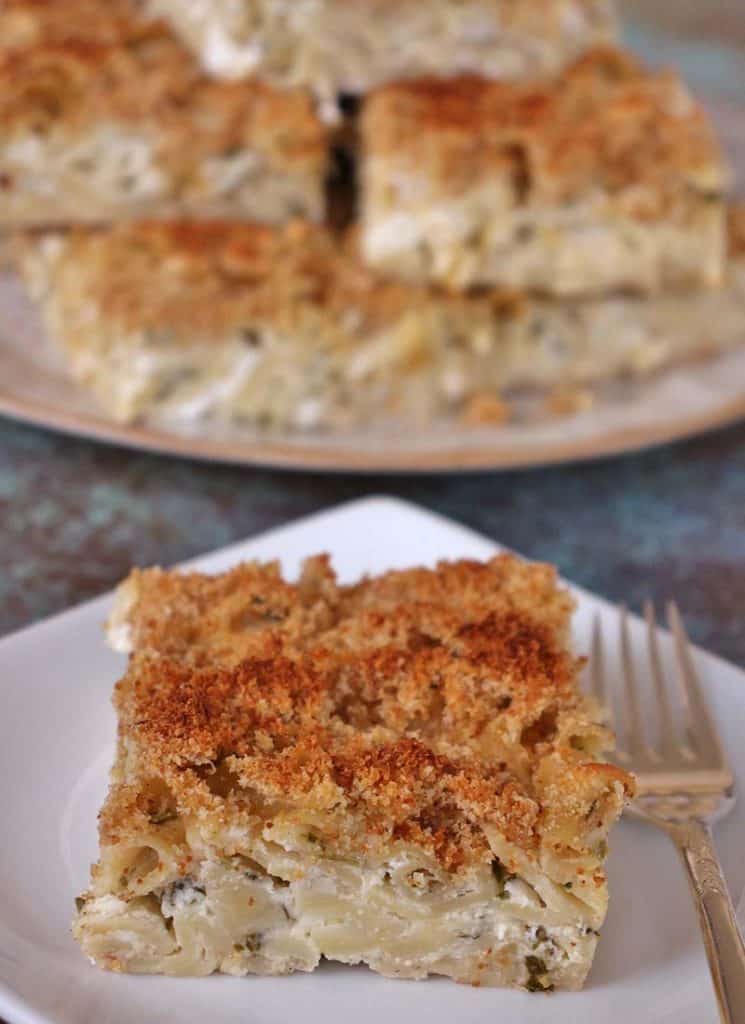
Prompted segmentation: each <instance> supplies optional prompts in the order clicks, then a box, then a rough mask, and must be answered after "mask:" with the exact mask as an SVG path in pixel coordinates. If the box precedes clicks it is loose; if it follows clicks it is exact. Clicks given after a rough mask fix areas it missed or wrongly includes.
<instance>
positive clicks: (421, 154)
mask: <svg viewBox="0 0 745 1024" xmlns="http://www.w3.org/2000/svg"><path fill="white" fill-rule="evenodd" d="M361 149H362V153H361V158H360V159H361V163H362V180H363V199H362V221H363V233H362V248H363V252H364V255H365V258H366V260H367V261H368V262H369V263H370V264H371V265H372V266H374V267H377V268H378V269H381V270H385V271H390V272H391V273H395V274H397V275H400V276H402V277H404V278H406V279H408V280H415V281H434V282H437V283H439V284H442V285H444V286H446V287H449V288H453V289H461V288H464V287H469V286H484V285H492V286H493V285H503V286H508V287H513V288H520V289H530V290H536V291H541V292H546V293H551V294H557V295H581V294H593V293H595V294H597V293H604V292H607V291H609V290H615V289H622V288H626V289H631V290H636V291H641V292H658V291H660V290H663V289H669V288H683V287H686V288H687V287H712V286H716V285H719V284H721V280H722V275H723V268H724V251H725V229H724V222H725V213H726V210H725V199H724V192H725V186H726V184H727V178H728V175H727V170H726V166H725V163H724V159H723V156H722V153H721V151H720V148H719V145H718V143H717V140H716V137H715V135H714V132H713V129H712V127H711V125H710V123H709V120H708V118H707V116H706V114H705V112H704V110H703V109H702V108H701V106H700V105H699V104H698V103H696V101H695V100H694V99H693V98H692V97H691V95H690V94H689V92H688V90H687V89H686V87H685V85H684V83H683V82H682V81H681V80H680V79H679V77H678V76H677V75H675V74H674V73H672V72H670V73H650V72H648V71H646V70H645V69H643V68H642V67H641V66H640V65H639V64H638V63H637V62H636V60H635V59H634V58H632V57H631V56H630V55H629V54H627V53H624V52H623V51H619V50H613V49H598V50H595V51H593V52H592V53H590V54H588V55H586V56H584V57H582V58H581V59H580V60H579V61H578V62H577V63H576V64H574V65H573V66H572V67H571V68H569V69H568V70H566V71H565V72H564V73H563V74H562V75H560V76H559V77H558V78H556V79H554V80H552V81H550V82H548V83H543V84H535V83H528V84H509V83H504V82H501V83H500V82H489V81H486V80H484V79H483V78H477V77H474V76H465V77H460V78H457V79H455V80H453V81H443V80H441V79H437V78H427V79H421V80H417V81H411V82H396V83H394V84H392V85H389V86H386V87H384V88H382V89H380V90H379V91H377V92H375V93H373V94H372V95H371V96H370V97H369V98H368V99H367V100H366V102H365V107H364V111H363V116H362V126H361Z"/></svg>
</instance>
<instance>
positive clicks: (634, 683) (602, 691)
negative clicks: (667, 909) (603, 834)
mask: <svg viewBox="0 0 745 1024" xmlns="http://www.w3.org/2000/svg"><path fill="white" fill-rule="evenodd" d="M644 618H645V620H646V624H647V658H646V659H641V658H635V657H634V655H633V654H632V644H631V637H630V632H629V622H628V613H627V611H626V609H625V608H622V610H621V625H620V630H621V637H620V640H621V644H620V648H621V677H622V678H621V684H622V692H621V695H620V697H621V699H620V704H621V706H622V709H623V715H622V716H621V718H622V723H618V722H617V721H615V719H616V717H617V716H615V715H614V714H613V706H612V702H611V701H610V700H609V691H608V687H607V682H606V672H605V669H604V662H605V658H604V652H603V638H602V633H601V628H600V619H599V617H596V618H595V624H594V629H593V640H592V657H591V658H590V672H589V675H590V685H591V687H592V691H593V694H594V696H595V697H596V698H597V700H598V701H599V702H600V704H601V705H602V706H603V707H604V708H606V709H607V711H608V715H609V719H610V724H611V725H612V726H613V727H614V728H615V731H616V738H617V743H618V748H617V751H616V754H615V756H614V758H613V760H614V761H615V763H616V764H618V765H619V766H620V767H623V768H625V769H627V770H628V771H632V772H634V773H635V775H636V779H637V787H638V793H637V796H636V799H635V800H634V802H633V803H632V805H631V808H630V812H631V813H632V814H634V815H635V816H636V817H639V818H642V819H643V820H644V821H648V822H650V823H651V824H653V825H657V826H658V827H659V828H661V829H663V830H664V831H665V832H666V833H667V834H668V836H669V837H670V838H671V839H672V841H673V842H674V843H675V845H676V846H677V848H678V851H679V853H680V855H681V858H682V860H683V864H684V865H685V867H686V870H687V874H688V880H689V882H690V884H691V889H692V891H693V895H694V898H695V901H696V907H697V909H698V916H699V922H700V925H701V931H702V933H703V938H704V945H705V947H706V955H707V957H708V960H709V968H710V970H711V976H712V981H713V983H714V990H715V992H716V997H717V1003H718V1005H719V1014H720V1016H721V1019H722V1021H723V1022H724V1024H744V1022H745V945H744V944H743V940H742V936H741V935H740V932H739V929H738V927H737V922H736V920H735V913H734V909H733V907H732V901H731V899H730V897H729V893H728V892H727V884H726V882H725V880H724V877H723V875H722V870H721V868H720V866H719V862H718V860H717V855H716V850H715V848H714V841H713V838H712V834H711V826H712V824H713V822H715V821H716V820H718V819H719V818H722V817H724V815H725V814H727V813H728V811H730V810H731V809H732V807H733V806H734V802H735V795H734V780H733V778H732V773H731V771H730V769H729V765H728V764H727V758H726V756H725V753H724V750H723V749H722V744H721V742H720V740H719V736H718V735H717V731H716V728H715V726H714V722H713V720H712V718H711V715H710V713H709V710H708V708H707V706H706V701H705V699H704V695H703V692H702V689H701V685H700V683H699V680H698V677H697V675H696V670H695V668H694V665H693V658H692V657H691V651H690V644H689V641H688V637H687V636H686V632H685V629H684V627H683V621H682V619H681V616H680V612H679V611H678V608H677V606H676V605H675V604H674V603H672V602H671V603H670V604H669V605H668V614H667V619H668V625H669V627H670V631H671V633H672V635H673V640H674V644H675V653H676V661H677V671H676V673H675V675H676V681H677V686H676V687H675V689H676V690H677V694H678V698H677V707H676V708H675V711H677V714H675V713H674V702H673V701H671V698H670V688H669V686H668V684H667V682H666V680H665V676H664V674H663V669H662V659H661V657H660V650H659V644H658V638H657V622H656V619H655V613H654V608H653V607H652V605H651V604H650V603H647V604H646V605H645V607H644ZM640 680H643V683H640ZM644 684H646V685H647V686H651V690H652V697H653V703H654V706H655V710H656V718H657V723H656V728H655V729H652V728H650V727H649V726H650V718H651V717H653V716H648V717H647V719H646V720H645V718H644V716H643V714H642V705H641V701H640V695H641V692H642V690H641V686H642V685H644Z"/></svg>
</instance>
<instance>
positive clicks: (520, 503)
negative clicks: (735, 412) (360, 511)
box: [0, 0, 745, 664]
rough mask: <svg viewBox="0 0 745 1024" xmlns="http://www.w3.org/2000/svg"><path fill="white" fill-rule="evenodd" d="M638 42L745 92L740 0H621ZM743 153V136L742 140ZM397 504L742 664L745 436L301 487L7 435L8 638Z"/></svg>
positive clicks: (3, 597) (4, 542) (730, 93)
mask: <svg viewBox="0 0 745 1024" xmlns="http://www.w3.org/2000/svg"><path fill="white" fill-rule="evenodd" d="M625 7H626V9H627V11H629V12H630V14H631V15H632V16H633V18H634V19H635V20H634V23H633V25H632V27H631V32H630V39H631V41H632V43H633V45H634V46H635V47H636V48H637V49H639V50H640V51H641V52H643V54H644V55H645V56H646V57H648V58H652V59H660V60H662V61H664V62H677V63H679V64H681V65H682V66H683V69H684V71H685V73H686V74H687V76H688V77H689V78H690V80H691V81H692V83H693V84H694V85H695V86H697V87H698V88H699V89H702V90H704V91H706V92H709V93H710V94H712V95H713V94H716V95H717V96H718V97H720V98H721V99H722V100H723V101H724V102H725V103H727V102H730V101H732V102H736V101H737V99H738V98H739V99H740V100H741V99H742V98H744V97H745V9H744V8H743V7H742V0H720V2H718V3H711V4H703V5H702V4H700V3H694V2H693V0H671V2H670V3H667V4H666V3H663V2H657V3H652V2H648V0H627V2H626V4H625ZM743 141H744V142H745V140H743ZM380 492H387V493H391V494H396V495H400V496H401V497H404V498H408V499H409V500H411V501H415V502H419V503H421V504H423V505H425V506H427V507H429V508H432V509H436V510H437V511H439V512H441V513H444V514H445V515H449V516H453V517H455V518H456V519H459V520H461V521H462V522H464V523H467V524H468V525H470V526H473V527H475V528H476V529H478V530H481V531H483V532H484V533H485V534H488V535H489V536H491V537H494V538H496V539H498V540H500V541H502V542H504V543H505V544H508V545H510V546H512V547H514V548H516V549H517V550H519V551H521V552H523V553H524V554H526V555H529V556H532V557H536V558H541V559H547V560H549V561H552V562H555V563H557V564H558V565H559V566H560V568H561V570H562V572H563V573H564V574H565V575H566V576H567V577H569V578H570V579H573V580H575V581H576V582H578V583H581V584H583V585H585V586H586V587H589V588H591V589H593V590H596V591H598V592H599V593H601V594H604V595H606V596H607V597H610V598H612V599H617V600H619V599H626V600H627V601H628V602H630V603H631V604H632V605H638V604H639V603H640V602H641V601H642V599H643V598H645V597H646V596H650V597H653V598H655V599H656V600H659V601H662V600H663V599H664V598H665V597H666V596H668V595H670V594H674V595H675V596H676V597H677V598H679V600H680V602H681V604H682V606H683V608H684V609H685V611H686V614H687V617H688V620H689V622H690V626H691V631H692V633H693V634H694V636H695V638H696V639H697V640H698V641H700V642H701V643H703V644H704V645H706V646H708V647H710V648H711V649H712V650H714V651H716V652H718V653H719V654H722V655H724V656H726V657H728V658H731V659H732V660H734V661H736V662H739V663H741V664H745V619H744V614H745V425H743V426H739V427H734V428H731V429H729V430H725V431H721V432H718V433H715V434H710V435H708V436H705V437H701V438H699V439H696V440H693V441H689V442H686V443H681V444H677V445H673V446H669V447H667V448H664V449H659V450H657V451H653V452H648V453H643V454H638V455H631V456H627V457H624V458H619V459H613V460H605V461H601V462H597V463H587V464H582V465H576V466H568V467H562V468H555V469H547V470H531V471H526V472H512V473H499V474H488V475H487V474H480V475H466V476H459V477H431V476H429V477H428V476H422V477H390V478H382V477H352V476H320V475H311V474H307V473H303V474H292V473H279V472H267V471H258V470H256V471H254V470H250V469H241V468H231V467H226V466H208V465H200V464H197V463H192V462H188V461H183V460H178V459H173V458H165V457H159V456H149V455H142V454H137V453H131V452H127V451H124V450H120V449H116V448H107V447H103V446H100V445H96V444H92V443H88V442H85V441H79V440H74V439H70V438H66V437H61V436H55V435H53V434H51V433H45V432H43V431H40V430H36V429H32V428H28V427H23V426H19V425H14V424H12V423H10V422H7V421H5V422H0V633H3V632H7V631H10V630H13V629H17V628H19V627H21V626H23V625H25V624H27V623H30V622H33V621H34V620H36V619H39V618H41V617H42V616H46V615H49V614H52V613H53V612H56V611H59V610H61V609H63V608H65V607H67V606H69V605H71V604H74V603H76V602H79V601H82V600H84V599H85V598H87V597H91V596H93V595H95V594H98V593H100V592H101V591H103V590H106V589H107V588H109V587H111V586H112V584H114V583H115V582H116V581H117V580H118V579H119V578H121V577H122V576H123V575H124V574H125V573H126V572H127V571H128V570H129V567H130V566H131V565H132V564H133V563H138V564H149V563H153V562H159V563H161V564H169V563H172V562H176V561H179V560H181V559H184V558H188V557H189V556H192V555H195V554H197V553H200V552H203V551H207V550H209V549H211V548H215V547H219V546H221V545H223V544H226V543H228V542H230V541H233V540H237V539H239V538H243V537H246V536H249V535H250V534H253V533H256V532H258V531H260V530H264V529H266V528H267V527H270V526H273V525H275V524H277V523H281V522H284V521H287V520H290V519H293V518H295V517H297V516H300V515H303V514H306V513H309V512H313V511H316V510H317V509H320V508H322V507H324V506H326V505H329V504H332V503H335V502H339V501H343V500H346V499H350V498H354V497H358V496H362V495H367V494H371V493H380Z"/></svg>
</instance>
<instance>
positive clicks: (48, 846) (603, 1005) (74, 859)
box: [0, 498, 745, 1024]
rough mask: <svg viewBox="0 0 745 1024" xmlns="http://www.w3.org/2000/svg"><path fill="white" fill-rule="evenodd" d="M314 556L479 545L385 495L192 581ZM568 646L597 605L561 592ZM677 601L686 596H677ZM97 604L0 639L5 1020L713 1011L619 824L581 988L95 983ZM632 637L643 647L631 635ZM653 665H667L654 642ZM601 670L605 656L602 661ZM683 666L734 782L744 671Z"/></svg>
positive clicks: (650, 836) (667, 908)
mask: <svg viewBox="0 0 745 1024" xmlns="http://www.w3.org/2000/svg"><path fill="white" fill-rule="evenodd" d="M320 550H325V551H329V552H331V553H332V555H333V557H334V561H335V564H336V566H337V568H338V570H339V572H340V574H341V576H342V577H343V578H344V579H345V580H352V579H354V578H355V577H356V576H358V575H359V574H360V573H363V572H379V571H381V570H384V569H388V568H392V567H404V566H409V565H414V564H421V563H427V564H433V563H434V562H436V561H437V560H438V559H440V558H457V557H462V556H469V557H476V558H483V557H487V556H489V555H490V554H491V553H492V552H494V550H495V545H494V544H493V543H492V542H491V541H489V540H487V539H485V538H484V537H481V536H479V535H477V534H475V533H472V532H470V531H469V530H466V529H464V528H463V527H461V526H459V525H457V524H455V523H452V522H448V521H446V520H444V519H440V518H438V517H436V516H434V515H432V514H431V513H429V512H425V511H423V510H421V509H418V508H416V507H414V506H411V505H407V504H404V503H402V502H399V501H394V500H391V499H387V498H379V499H369V500H366V501H360V502H355V503H353V504H349V505H346V506H342V507H340V508H337V509H334V510H331V511H330V512H325V513H322V514H320V515H317V516H313V517H311V518H309V519H305V520H302V521H300V522H298V523H295V524H293V525H290V526H287V527H283V528H281V529H278V530H273V531H271V532H269V533H266V534H263V535H262V536H260V537H256V538H253V539H252V540H249V541H246V542H245V543H242V544H238V545H235V546H233V547H230V548H227V549H224V550H222V551H219V552H216V553H215V554H212V555H208V556H205V557H204V558H200V559H198V560H197V562H196V563H195V564H196V565H197V566H198V567H199V568H201V569H204V570H207V571H218V570H222V569H226V568H227V567H228V566H231V565H233V564H235V563H236V562H238V561H240V560H241V559H246V558H275V557H277V558H280V559H281V561H282V563H283V566H284V568H285V570H286V571H287V572H288V573H294V572H295V571H296V570H297V568H298V565H299V563H300V561H301V559H302V558H303V557H304V556H305V555H308V554H311V553H313V552H317V551H320ZM577 598H578V613H577V623H576V642H577V644H578V646H579V647H580V648H582V649H586V647H587V638H588V635H589V627H590V625H591V622H592V618H593V614H594V613H595V612H597V613H599V614H600V615H601V616H602V617H603V620H604V625H605V626H606V627H607V629H608V631H609V632H613V631H614V628H615V624H616V620H615V613H614V610H613V609H612V608H611V607H610V606H609V605H607V604H605V603H603V602H602V601H600V600H598V599H597V598H595V597H593V596H591V595H590V594H587V593H584V592H581V591H577ZM682 598H683V604H685V595H682ZM109 600H110V598H109V597H108V596H106V597H102V598H100V599H99V600H96V601H93V602H90V603H89V604H86V605H83V606H82V607H80V608H76V609H73V610H72V611H69V612H66V613H65V614H63V615H59V616H57V617H56V618H54V619H51V620H49V621H47V622H44V623H42V624H40V625H37V626H34V627H32V628H30V629H27V630H25V631H23V632H21V633H18V634H16V635H14V636H10V637H8V638H6V639H4V640H2V641H0V1016H4V1017H5V1018H6V1019H7V1020H8V1021H10V1022H12V1024H49V1022H55V1024H133V1022H138V1024H139V1022H154V1024H171V1022H173V1024H205V1022H209V1024H222V1022H226V1024H227V1022H231V1024H233V1022H236V1024H237V1022H240V1024H289V1022H294V1021H298V1022H300V1021H302V1022H303V1024H329V1022H336V1021H340V1022H341V1021H344V1022H347V1021H353V1022H354V1024H373V1022H375V1024H380V1022H381V1021H383V1022H385V1024H399V1022H400V1024H404V1022H406V1024H410V1022H412V1021H419V1020H426V1021H427V1022H428V1024H452V1022H453V1021H462V1022H468V1024H481V1022H483V1024H487V1022H488V1024H495V1022H497V1021H498V1022H504V1024H511V1022H519V1024H543V1022H547V1021H551V1022H552V1024H579V1022H584V1021H593V1024H628V1021H629V1020H633V1021H634V1024H666V1022H670V1024H672V1022H673V1021H674V1022H675V1024H714V1022H715V1021H716V1020H717V1013H716V1008H715V1004H714V1000H713V996H712V994H711V987H710V983H709V978H708V973H707V968H706V963H705V960H704V954H703V951H702V947H701V943H700V941H699V936H698V931H697V924H696V917H695V913H694V909H693V906H692V903H691V901H690V897H689V894H688V891H687V884H686V881H685V879H684V876H683V873H682V870H681V868H680V867H679V864H678V862H677V860H676V855H675V852H674V850H673V849H672V847H670V846H669V845H668V842H667V841H666V839H665V838H664V837H663V836H661V835H658V834H657V833H655V832H654V831H652V830H651V829H649V828H647V827H645V826H643V825H641V824H639V823H637V822H634V821H631V820H627V821H624V822H622V823H621V825H620V826H619V827H618V829H617V831H616V832H615V834H614V836H613V837H612V842H611V850H612V853H611V857H610V862H609V870H610V881H611V910H610V914H609V917H608V920H607V923H606V926H605V929H604V932H603V935H602V938H601V943H600V949H599V953H598V957H597V960H596V963H595V966H594V968H593V971H592V974H591V976H590V981H589V985H588V988H587V989H586V991H585V992H583V993H580V994H554V995H551V996H540V995H529V994H526V993H521V992H510V991H500V990H494V989H476V988H468V987H464V986H459V985H455V984H453V983H452V982H450V981H445V980H441V979H432V980H429V981H426V982H407V981H388V980H385V979H383V978H381V977H379V976H377V975H375V974H373V973H372V972H371V971H368V970H367V969H365V968H362V967H360V968H352V967H342V966H324V967H323V968H321V969H320V970H318V971H317V972H316V973H315V974H311V975H302V974H299V975H295V976H292V977H288V978H274V979H272V978H254V977H249V978H244V979H236V978H227V977H220V976H215V977H211V978H206V979H165V978H157V977H153V978H150V977H133V976H120V975H115V974H108V973H104V972H103V971H100V970H98V969H97V968H94V967H91V966H90V965H89V964H88V962H87V961H86V960H85V959H84V958H83V957H82V956H81V954H80V953H79V951H78V949H77V947H76V946H75V944H74V943H73V941H72V938H71V937H70V932H69V922H70V917H71V914H72V910H73V898H74V896H75V895H76V894H77V892H78V891H79V890H80V889H82V888H84V886H85V884H86V880H87V874H88V866H89V863H90V862H91V861H92V860H93V859H94V858H95V856H96V812H97V809H98V807H99V806H100V804H101V801H102V800H103V797H104V793H105V791H106V784H107V780H106V775H107V770H108V766H109V763H110V761H111V757H112V753H113V739H114V715H113V712H112V709H111V706H110V702H109V698H110V693H111V687H112V685H113V683H114V681H115V680H116V678H117V675H118V674H119V673H120V672H121V669H122V666H123V662H122V660H121V659H120V658H119V657H118V656H116V655H114V654H112V653H110V652H109V651H108V650H107V649H106V647H105V646H104V642H103V635H102V625H103V622H104V619H105V616H106V613H107V609H108V606H109ZM634 639H635V642H637V643H639V644H641V643H642V642H643V634H642V633H641V631H639V632H637V633H636V634H635V637H634ZM663 647H664V654H665V657H666V658H668V657H670V653H671V652H670V650H669V648H668V646H667V638H666V637H663ZM611 653H612V655H613V657H615V652H614V651H612V652H611ZM696 657H697V661H698V667H699V670H700V673H701V676H702V679H703V682H704V685H705V686H706V689H707V691H708V694H709V696H710V699H711V703H712V706H713V709H714V712H715V715H716V719H717V721H718V723H719V725H720V727H721V730H722V733H723V736H724V739H725V742H726V744H727V746H728V748H729V751H730V754H731V757H732V761H733V765H734V769H735V774H736V776H737V781H738V785H739V787H740V791H741V792H742V791H743V786H744V785H745V747H744V746H743V744H742V740H741V726H742V723H743V721H745V674H744V673H742V672H741V671H740V670H738V669H736V668H735V667H733V666H732V665H728V664H726V663H725V662H723V661H721V660H719V659H718V658H716V657H714V656H713V655H710V654H706V653H704V652H698V653H697V655H696ZM717 841H718V845H719V849H720V852H721V856H722V861H723V863H724V867H725V871H726V874H727V877H728V880H729V883H730V886H731V889H732V891H733V893H735V895H736V897H739V896H740V894H741V893H742V892H743V889H744V888H745V857H743V845H744V843H745V811H744V810H743V804H739V805H738V807H737V808H736V810H735V812H734V813H733V814H732V815H731V816H730V817H729V818H728V819H727V820H726V821H724V822H722V823H721V825H720V826H719V827H718V829H717Z"/></svg>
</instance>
